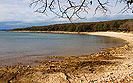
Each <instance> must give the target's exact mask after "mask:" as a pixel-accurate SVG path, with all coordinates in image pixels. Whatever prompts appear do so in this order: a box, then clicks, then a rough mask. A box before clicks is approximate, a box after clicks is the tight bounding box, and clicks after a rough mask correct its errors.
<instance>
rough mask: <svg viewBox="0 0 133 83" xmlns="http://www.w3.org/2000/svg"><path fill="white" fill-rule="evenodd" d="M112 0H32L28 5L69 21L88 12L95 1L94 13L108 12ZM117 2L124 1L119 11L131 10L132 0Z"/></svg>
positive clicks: (40, 11) (118, 0) (132, 8)
mask: <svg viewBox="0 0 133 83" xmlns="http://www.w3.org/2000/svg"><path fill="white" fill-rule="evenodd" d="M111 1H112V0H95V1H94V0H32V1H31V4H30V7H32V6H33V7H36V8H37V9H36V12H39V13H44V14H45V15H47V13H48V12H52V13H54V14H55V15H57V16H59V17H61V18H68V19H69V21H71V20H72V19H73V18H75V17H76V18H80V19H83V18H82V16H80V15H81V14H82V13H83V12H85V13H87V14H88V13H89V10H90V7H91V5H94V4H93V3H94V2H97V4H98V5H97V6H95V7H96V8H95V13H94V14H96V13H97V11H101V12H102V13H103V14H106V13H107V12H110V10H109V8H108V7H109V6H110V5H109V4H110V2H111ZM117 3H124V4H125V7H124V8H123V9H121V11H120V12H119V13H125V12H130V11H131V12H133V7H132V4H133V0H116V5H118V4H117Z"/></svg>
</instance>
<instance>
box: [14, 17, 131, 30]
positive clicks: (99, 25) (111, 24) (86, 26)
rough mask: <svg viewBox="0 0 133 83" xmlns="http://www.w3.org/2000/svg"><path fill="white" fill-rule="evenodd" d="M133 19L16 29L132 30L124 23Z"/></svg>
mask: <svg viewBox="0 0 133 83" xmlns="http://www.w3.org/2000/svg"><path fill="white" fill-rule="evenodd" d="M129 21H130V22H131V21H133V19H126V20H113V21H105V22H91V23H73V24H55V25H48V26H33V27H27V28H17V29H13V30H14V31H70V32H96V31H130V28H128V27H127V28H124V27H123V25H124V23H127V22H129Z"/></svg>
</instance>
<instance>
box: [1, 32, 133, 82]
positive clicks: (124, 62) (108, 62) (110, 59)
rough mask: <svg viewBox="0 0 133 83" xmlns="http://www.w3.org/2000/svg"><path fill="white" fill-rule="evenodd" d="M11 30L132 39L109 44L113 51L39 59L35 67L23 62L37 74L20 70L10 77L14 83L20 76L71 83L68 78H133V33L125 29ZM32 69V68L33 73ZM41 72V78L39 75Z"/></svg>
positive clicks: (94, 79)
mask: <svg viewBox="0 0 133 83" xmlns="http://www.w3.org/2000/svg"><path fill="white" fill-rule="evenodd" d="M11 32H32V33H58V34H81V35H98V36H108V37H116V38H120V39H123V40H126V41H127V42H128V45H125V46H122V47H116V48H109V49H110V50H109V51H107V52H106V51H105V52H99V53H96V54H93V57H92V56H91V55H87V56H83V57H56V56H52V57H50V58H57V59H64V61H38V62H39V63H42V65H40V66H38V67H34V68H31V67H30V66H26V67H22V68H21V67H20V66H19V67H20V68H21V69H22V70H21V71H23V70H25V69H26V70H25V71H27V72H28V75H33V77H31V78H28V77H26V75H27V74H26V75H25V74H24V76H23V75H20V74H18V77H16V78H15V79H12V80H10V81H11V82H13V83H17V82H19V81H17V80H19V79H21V80H20V82H24V81H25V82H30V81H31V80H32V81H34V82H36V83H38V82H41V83H52V82H54V81H56V82H58V83H62V82H64V83H67V82H70V83H79V82H81V83H82V82H84V83H90V82H98V83H99V82H118V83H119V82H124V83H128V82H132V81H133V55H132V54H133V34H131V33H122V32H80V33H79V32H64V31H50V32H49V31H43V32H42V31H11ZM90 63H91V64H92V65H93V66H92V65H91V64H90ZM95 63H96V64H95ZM46 64H47V65H46ZM64 64H65V65H64ZM104 64H105V65H104ZM73 65H75V66H73ZM57 66H61V67H62V66H63V68H64V67H65V68H66V69H65V71H64V70H62V68H61V70H58V69H59V68H60V67H57ZM69 66H70V67H69ZM16 67H17V66H16ZM16 67H15V68H16ZM79 67H80V68H79ZM8 68H9V67H8ZM73 68H74V69H73ZM75 68H77V69H75ZM9 69H10V68H9ZM97 69H98V70H97ZM103 69H104V70H103ZM1 70H2V69H0V71H1ZM33 70H34V71H33ZM66 70H67V71H66ZM73 70H74V71H73ZM100 70H101V71H100ZM2 71H4V70H2ZM10 71H11V70H10ZM31 71H32V74H31ZM35 71H36V72H35ZM42 71H43V72H42ZM44 71H49V72H46V73H45V74H42V73H44ZM55 71H57V72H55ZM71 71H72V72H73V73H74V74H71V73H72V72H71ZM27 72H21V73H27ZM29 72H30V74H29ZM85 72H87V73H85ZM97 72H99V73H97ZM0 73H1V72H0ZM33 73H34V74H33ZM7 74H8V73H7ZM19 75H20V76H19ZM38 76H39V77H40V78H38ZM24 79H26V80H24ZM0 82H1V81H0Z"/></svg>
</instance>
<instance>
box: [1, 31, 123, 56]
mask: <svg viewBox="0 0 133 83" xmlns="http://www.w3.org/2000/svg"><path fill="white" fill-rule="evenodd" d="M123 42H124V41H123V40H120V39H117V38H111V37H102V36H92V35H71V34H49V33H14V32H0V59H7V58H13V57H19V56H26V55H43V56H79V55H85V54H91V53H94V52H97V51H100V50H101V48H109V47H113V46H121V45H123V44H124V43H123Z"/></svg>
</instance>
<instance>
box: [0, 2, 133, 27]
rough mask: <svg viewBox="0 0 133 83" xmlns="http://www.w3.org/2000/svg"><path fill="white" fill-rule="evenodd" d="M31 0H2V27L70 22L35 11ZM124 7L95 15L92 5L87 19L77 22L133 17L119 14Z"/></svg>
mask: <svg viewBox="0 0 133 83" xmlns="http://www.w3.org/2000/svg"><path fill="white" fill-rule="evenodd" d="M30 1H31V0H0V29H2V28H18V27H27V26H39V25H49V24H56V23H67V22H68V21H67V19H59V18H58V17H57V16H55V15H54V14H51V13H49V15H48V16H45V15H44V14H40V13H35V12H34V10H35V9H33V8H30V7H29V4H30ZM113 4H114V3H113V2H111V5H113ZM122 7H123V4H121V5H117V6H116V7H115V8H114V7H111V8H110V9H111V11H112V12H111V14H107V15H106V16H104V15H102V14H101V13H100V12H98V13H97V14H96V15H93V14H94V8H95V6H92V9H91V10H90V11H89V14H85V15H84V16H86V17H87V20H77V21H75V22H92V21H93V22H94V21H106V20H115V19H133V14H131V13H125V14H118V12H119V11H120V9H121V8H122Z"/></svg>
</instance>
